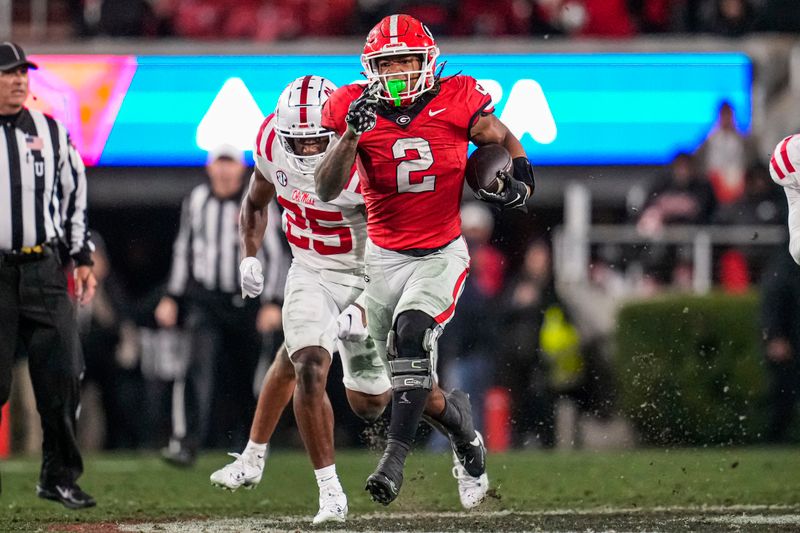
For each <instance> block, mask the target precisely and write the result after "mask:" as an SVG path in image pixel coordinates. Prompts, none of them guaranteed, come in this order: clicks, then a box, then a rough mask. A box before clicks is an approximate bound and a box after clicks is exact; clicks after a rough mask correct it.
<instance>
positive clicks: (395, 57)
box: [315, 15, 534, 505]
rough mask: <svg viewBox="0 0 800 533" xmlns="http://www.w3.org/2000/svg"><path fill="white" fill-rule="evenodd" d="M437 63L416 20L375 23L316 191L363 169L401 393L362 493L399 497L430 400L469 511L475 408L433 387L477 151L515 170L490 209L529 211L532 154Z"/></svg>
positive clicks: (340, 103) (377, 289)
mask: <svg viewBox="0 0 800 533" xmlns="http://www.w3.org/2000/svg"><path fill="white" fill-rule="evenodd" d="M438 55H439V49H438V47H437V46H436V42H435V41H434V39H433V36H432V35H431V33H430V31H429V30H428V28H426V27H425V26H424V25H423V24H422V23H421V22H420V21H418V20H416V19H415V18H413V17H410V16H408V15H391V16H388V17H386V18H384V19H383V20H382V21H381V22H380V23H378V24H377V25H376V26H375V27H374V28H373V29H372V31H370V33H369V35H368V36H367V42H366V44H365V46H364V53H363V54H362V56H361V62H362V64H363V66H364V70H365V72H366V74H367V78H368V80H367V81H368V83H367V85H366V86H365V85H363V84H352V85H347V86H344V87H342V88H340V89H338V90H337V91H336V92H334V93H333V94H332V95H331V96H330V98H329V100H328V101H327V103H326V104H325V107H324V108H323V118H322V125H323V126H324V127H326V128H328V129H330V130H332V131H334V132H335V133H336V134H337V135H338V136H339V139H338V141H337V143H336V145H335V146H334V147H333V148H331V149H330V151H329V152H328V154H327V155H326V157H325V159H323V160H322V162H321V163H320V164H319V166H318V167H317V169H316V172H315V179H316V190H317V193H318V195H319V196H320V198H322V199H323V200H329V199H331V198H335V197H336V196H337V195H338V194H339V193H340V192H341V191H342V189H343V188H344V187H345V185H346V183H347V180H348V178H349V177H350V169H351V167H352V165H353V162H354V161H355V162H356V163H357V165H358V168H359V176H360V179H361V189H362V193H363V195H364V200H365V204H366V207H367V233H368V237H369V240H368V242H367V246H366V254H365V261H366V279H367V288H366V291H365V296H366V305H367V324H368V327H369V331H370V336H371V337H372V338H373V339H375V342H376V343H379V346H380V349H382V350H384V351H385V352H386V354H387V355H388V358H389V364H390V371H391V377H392V389H393V390H392V417H391V421H390V425H389V440H388V444H387V447H386V451H385V452H384V454H383V457H382V458H381V460H380V462H379V464H378V466H377V468H376V470H375V472H374V473H373V474H372V475H370V476H369V478H368V479H367V486H366V489H367V490H368V491H369V492H370V494H371V496H372V498H373V499H374V500H375V501H378V502H380V503H383V504H386V505H388V504H389V503H390V502H392V501H393V500H394V499H395V498H396V497H397V495H398V493H399V491H400V486H401V484H402V482H403V466H404V463H405V459H406V455H407V454H408V452H409V449H410V448H411V445H412V443H413V440H414V435H415V432H416V430H417V426H418V424H419V421H420V418H421V417H422V414H423V408H424V407H425V405H426V401H427V402H428V405H429V406H430V405H431V404H435V405H439V406H441V408H442V411H441V415H440V416H439V417H437V419H438V422H439V423H440V425H444V429H445V430H447V432H448V433H449V435H450V440H451V444H452V446H453V451H454V464H455V468H454V472H455V474H456V477H457V478H458V481H459V492H460V494H461V496H462V501H463V500H464V498H465V497H467V498H471V499H475V498H479V499H482V498H483V495H485V493H486V490H487V488H488V478H487V477H486V472H485V469H486V466H485V454H486V450H485V448H484V445H483V439H482V437H481V435H480V434H479V433H478V432H476V431H475V429H474V428H473V425H472V416H471V408H470V405H469V401H468V398H467V397H466V395H465V394H463V393H461V392H460V391H453V392H452V393H450V394H448V393H444V392H443V391H442V390H441V389H439V388H438V386H437V384H436V381H437V380H436V344H437V339H438V337H439V336H440V335H441V333H442V331H443V328H444V326H445V325H446V324H447V322H448V321H449V320H450V319H451V318H452V316H453V312H454V309H455V305H456V302H457V300H458V297H459V296H460V294H461V290H462V287H463V283H464V279H465V278H466V276H467V273H468V271H469V254H468V252H467V248H466V244H465V242H464V240H463V239H462V238H461V232H460V226H461V224H460V217H459V207H460V204H461V194H462V190H463V181H464V169H465V165H466V159H467V145H468V143H469V141H472V142H474V143H475V144H477V145H483V144H490V143H499V144H501V145H503V146H504V147H505V148H506V149H507V150H508V151H509V152H510V153H511V156H512V158H513V162H514V164H513V175H510V174H508V175H504V176H503V179H502V181H503V187H502V189H501V191H500V192H498V193H489V192H486V191H479V193H478V194H479V196H480V197H481V198H482V199H483V200H485V201H487V202H490V203H493V204H496V205H498V206H499V207H501V208H503V209H519V210H523V211H524V210H525V209H526V207H525V201H526V200H527V199H528V198H529V197H530V195H531V194H532V193H533V188H534V181H533V171H532V169H531V166H530V163H529V162H528V159H527V157H526V155H525V151H524V149H523V148H522V145H521V144H520V142H519V140H517V139H516V137H514V135H513V134H512V133H511V132H510V131H509V130H508V128H507V127H506V126H505V125H503V123H502V122H500V121H499V120H498V119H497V118H496V117H495V116H494V115H493V114H492V111H493V106H492V101H491V97H490V96H489V94H488V93H487V92H486V91H485V90H484V89H483V88H482V87H481V86H480V85H479V84H478V83H477V82H476V81H475V79H473V78H471V77H469V76H461V75H455V76H448V77H440V76H439V75H438V73H437V72H436V59H437V57H438ZM429 396H430V398H429Z"/></svg>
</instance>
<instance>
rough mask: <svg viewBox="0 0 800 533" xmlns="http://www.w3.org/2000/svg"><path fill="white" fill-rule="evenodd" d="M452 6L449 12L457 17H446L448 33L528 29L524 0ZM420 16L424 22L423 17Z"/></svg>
mask: <svg viewBox="0 0 800 533" xmlns="http://www.w3.org/2000/svg"><path fill="white" fill-rule="evenodd" d="M455 7H456V9H453V10H452V12H453V15H454V16H456V18H455V19H451V20H455V23H453V22H451V20H447V21H446V22H447V23H448V24H447V26H449V28H445V30H451V31H449V32H448V33H453V34H456V35H474V36H484V37H494V36H500V35H525V34H527V33H528V32H529V31H530V25H531V21H530V19H531V13H532V7H531V4H530V3H528V2H525V1H523V0H498V1H496V2H485V1H483V0H466V1H464V2H460V3H459V4H458V5H457V6H455ZM412 14H413V13H412ZM421 20H425V21H426V24H427V19H426V18H422V19H421ZM434 34H437V32H436V31H434Z"/></svg>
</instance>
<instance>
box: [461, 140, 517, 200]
mask: <svg viewBox="0 0 800 533" xmlns="http://www.w3.org/2000/svg"><path fill="white" fill-rule="evenodd" d="M511 167H512V162H511V154H509V153H508V150H506V149H505V147H503V146H502V145H499V144H485V145H483V146H479V147H478V149H477V150H475V151H474V152H472V155H470V156H469V159H467V169H466V172H465V175H464V178H465V179H466V180H467V185H469V186H470V188H471V189H472V190H473V191H475V192H478V190H479V189H483V190H484V191H486V192H493V193H498V192H500V191H501V189H502V183H503V182H502V181H501V180H500V179H499V178H498V174H499V173H500V172H501V171H506V172H511Z"/></svg>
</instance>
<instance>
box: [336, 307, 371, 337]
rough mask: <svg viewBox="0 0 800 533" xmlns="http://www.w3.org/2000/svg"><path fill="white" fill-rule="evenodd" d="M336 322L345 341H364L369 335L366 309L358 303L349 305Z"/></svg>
mask: <svg viewBox="0 0 800 533" xmlns="http://www.w3.org/2000/svg"><path fill="white" fill-rule="evenodd" d="M336 323H337V324H338V325H339V338H340V339H341V340H343V341H350V342H363V341H365V340H367V337H368V336H369V332H368V331H367V321H366V317H365V316H364V310H363V309H362V308H361V307H360V306H358V305H355V304H350V305H348V306H347V309H345V310H344V311H342V314H341V315H339V318H337V319H336Z"/></svg>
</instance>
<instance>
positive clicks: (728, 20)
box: [700, 0, 754, 37]
mask: <svg viewBox="0 0 800 533" xmlns="http://www.w3.org/2000/svg"><path fill="white" fill-rule="evenodd" d="M709 5H710V6H711V9H710V11H711V12H710V13H709V14H708V15H707V16H706V19H705V20H704V21H703V24H702V25H701V27H700V30H701V31H703V32H708V33H715V34H717V35H723V36H725V37H740V36H742V35H744V34H745V33H747V32H748V31H750V29H751V28H752V26H753V15H754V12H753V6H752V5H751V4H750V3H749V2H748V1H747V0H714V2H711V3H710V4H709Z"/></svg>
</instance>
